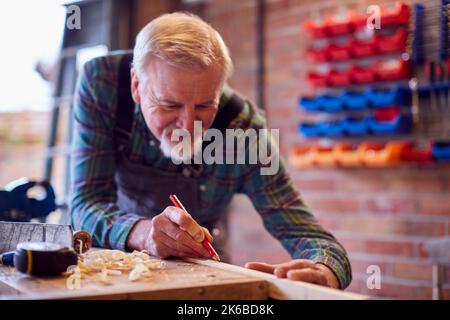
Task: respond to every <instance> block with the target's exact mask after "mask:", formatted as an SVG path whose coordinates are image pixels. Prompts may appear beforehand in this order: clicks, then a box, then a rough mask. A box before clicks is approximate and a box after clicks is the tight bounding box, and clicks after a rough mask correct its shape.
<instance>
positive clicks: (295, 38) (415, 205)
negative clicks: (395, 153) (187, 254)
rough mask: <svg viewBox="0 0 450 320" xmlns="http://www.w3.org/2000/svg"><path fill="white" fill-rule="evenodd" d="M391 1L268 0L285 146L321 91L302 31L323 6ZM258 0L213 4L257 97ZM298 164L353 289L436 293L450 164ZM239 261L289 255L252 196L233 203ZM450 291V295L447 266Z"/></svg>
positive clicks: (241, 81)
mask: <svg viewBox="0 0 450 320" xmlns="http://www.w3.org/2000/svg"><path fill="white" fill-rule="evenodd" d="M389 2H391V1H365V2H364V1H358V2H355V1H348V0H345V1H339V2H335V1H325V0H315V1H307V0H297V1H294V0H272V1H266V10H267V16H266V30H267V33H266V38H265V40H266V59H265V64H266V77H265V92H264V93H265V99H266V106H267V109H266V112H267V116H268V121H269V125H270V127H271V128H278V129H280V140H281V141H280V144H281V151H282V153H283V155H284V156H286V155H287V152H288V151H289V148H290V147H291V146H293V145H295V144H298V143H301V140H300V137H299V136H298V134H297V133H296V128H297V125H298V122H299V121H300V120H301V117H302V114H301V111H300V110H299V109H298V108H297V107H296V104H297V99H298V97H299V96H300V95H302V94H307V93H308V94H310V93H312V88H310V87H309V85H308V84H307V83H306V81H305V80H304V76H305V73H306V71H307V70H308V67H309V65H308V60H307V59H306V57H305V56H304V53H303V50H304V47H305V45H306V43H307V42H308V41H309V40H308V37H307V36H306V35H305V32H304V31H303V30H302V23H303V21H304V19H305V18H306V17H308V16H310V15H311V14H312V13H313V11H314V10H317V8H321V9H320V10H321V12H326V11H332V10H334V9H336V6H337V5H336V4H337V3H339V4H342V5H346V6H352V7H355V6H356V4H358V6H367V5H369V4H374V3H377V4H380V5H382V4H383V3H389ZM255 6H256V1H254V0H247V1H235V2H233V5H231V4H230V1H225V0H217V1H214V2H212V3H211V4H210V5H208V7H207V10H206V19H207V20H208V21H209V22H210V23H211V24H212V25H213V26H214V27H215V28H217V29H218V31H219V32H220V33H221V34H222V36H223V37H224V39H225V42H226V43H227V44H228V46H229V48H230V50H231V54H232V57H233V60H234V63H235V68H236V72H235V74H234V76H233V78H232V79H231V84H232V85H233V86H234V87H235V88H236V89H238V90H239V91H241V92H242V93H244V94H245V95H247V96H249V97H250V98H251V99H253V100H256V96H257V94H256V62H257V61H256V55H255V53H256V45H255V40H254V39H255V23H256V19H255ZM289 171H290V173H291V175H292V178H293V180H294V181H295V184H296V186H297V187H298V189H299V190H300V191H301V193H302V196H303V198H304V200H305V202H306V203H307V204H308V205H309V206H310V207H311V209H312V210H313V212H314V213H315V215H316V216H317V218H318V220H319V221H320V223H321V224H322V225H323V226H324V227H326V228H328V229H329V230H330V231H332V232H333V234H334V235H335V236H336V237H337V238H338V239H339V240H340V241H341V242H342V244H343V245H344V246H345V247H346V249H347V250H348V252H349V255H350V259H351V262H352V266H353V273H354V274H353V277H354V280H353V282H352V284H351V286H350V288H349V289H348V290H350V291H355V292H361V293H367V294H370V295H377V296H383V297H394V298H405V299H430V298H431V264H430V259H429V257H428V256H427V254H426V253H425V251H424V250H423V248H422V243H423V241H424V240H427V239H431V238H434V237H441V236H445V235H447V236H448V235H449V233H450V219H449V218H450V197H449V191H450V190H449V187H450V186H449V181H450V170H449V166H443V165H440V166H438V165H436V166H423V167H422V166H408V167H402V168H397V169H379V170H378V169H377V170H373V169H372V170H371V169H351V170H349V169H346V170H333V169H321V170H319V169H314V170H301V171H300V170H299V169H295V168H292V167H290V168H289ZM230 224H231V227H230V229H231V231H230V232H231V240H230V247H231V250H232V253H233V262H234V263H236V264H244V263H245V262H246V261H249V260H262V261H268V262H281V261H284V260H287V259H289V257H288V255H287V254H286V253H285V252H284V251H283V249H282V248H281V246H280V245H279V244H278V243H277V242H276V241H275V240H274V239H273V238H272V237H271V236H270V235H268V234H267V232H266V231H265V230H264V228H263V226H262V223H261V219H260V218H259V217H258V215H257V213H256V212H255V211H254V209H253V208H252V206H251V204H250V203H249V202H248V200H246V199H245V197H242V196H239V197H237V198H236V199H235V201H234V202H233V208H232V210H231V216H230ZM372 264H376V265H378V266H379V267H380V269H381V272H382V283H381V290H369V289H367V286H366V279H367V274H366V269H367V267H368V266H369V265H372ZM445 288H446V290H445V294H446V296H445V297H446V298H447V299H449V298H450V277H449V272H448V271H447V278H446V285H445Z"/></svg>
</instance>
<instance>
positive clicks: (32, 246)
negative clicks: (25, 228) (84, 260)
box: [0, 242, 78, 277]
mask: <svg viewBox="0 0 450 320" xmlns="http://www.w3.org/2000/svg"><path fill="white" fill-rule="evenodd" d="M0 262H1V263H2V264H3V265H8V266H14V267H15V268H16V269H17V270H18V271H20V272H22V273H27V274H29V275H32V276H38V277H52V276H58V275H60V274H61V273H63V272H66V271H67V268H68V267H69V266H71V265H77V263H78V256H77V254H76V252H75V251H74V250H73V249H72V248H67V247H63V246H61V245H59V244H56V243H49V242H22V243H19V244H18V245H17V248H16V251H15V252H7V253H4V254H2V255H1V256H0Z"/></svg>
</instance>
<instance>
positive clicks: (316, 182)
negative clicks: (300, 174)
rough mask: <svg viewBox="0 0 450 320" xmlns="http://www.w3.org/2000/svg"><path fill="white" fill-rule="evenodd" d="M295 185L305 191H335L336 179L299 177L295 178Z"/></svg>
mask: <svg viewBox="0 0 450 320" xmlns="http://www.w3.org/2000/svg"><path fill="white" fill-rule="evenodd" d="M295 186H296V187H297V188H298V190H300V192H303V191H333V190H335V181H334V180H331V179H298V180H295Z"/></svg>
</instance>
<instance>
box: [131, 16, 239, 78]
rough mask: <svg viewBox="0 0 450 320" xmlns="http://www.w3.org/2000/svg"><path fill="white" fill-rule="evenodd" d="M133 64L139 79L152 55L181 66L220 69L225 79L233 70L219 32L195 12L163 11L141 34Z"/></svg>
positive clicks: (137, 39) (138, 38)
mask: <svg viewBox="0 0 450 320" xmlns="http://www.w3.org/2000/svg"><path fill="white" fill-rule="evenodd" d="M133 54H134V56H133V67H134V69H135V71H136V74H137V76H138V78H141V76H142V75H143V73H144V68H145V65H146V63H147V61H148V58H150V57H152V56H154V57H158V58H160V59H162V60H163V61H165V62H167V63H169V64H170V65H173V66H175V67H181V68H201V69H206V68H208V67H211V66H213V67H215V68H218V71H219V72H220V73H221V74H222V76H223V80H224V81H225V80H227V79H228V78H229V77H230V76H231V74H232V72H233V62H232V61H231V58H230V53H229V51H228V48H227V46H226V45H225V43H224V41H223V39H222V37H221V36H220V35H219V33H218V32H217V31H216V30H215V29H214V28H213V27H212V26H210V25H209V24H208V23H206V22H205V21H203V20H202V19H201V18H199V17H198V16H196V15H194V14H190V13H184V12H174V13H168V14H163V15H161V16H159V17H158V18H156V19H154V20H152V21H151V22H150V23H148V24H147V25H146V26H145V27H144V28H143V29H142V30H141V31H140V32H139V34H138V35H137V37H136V44H135V46H134V53H133Z"/></svg>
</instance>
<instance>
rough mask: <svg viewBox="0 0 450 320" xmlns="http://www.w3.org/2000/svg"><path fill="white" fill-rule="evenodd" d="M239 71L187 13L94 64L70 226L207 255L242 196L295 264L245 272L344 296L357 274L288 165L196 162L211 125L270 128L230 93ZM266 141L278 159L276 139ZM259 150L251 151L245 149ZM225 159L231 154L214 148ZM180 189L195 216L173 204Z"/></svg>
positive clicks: (79, 127)
mask: <svg viewBox="0 0 450 320" xmlns="http://www.w3.org/2000/svg"><path fill="white" fill-rule="evenodd" d="M131 59H132V67H131V68H130V62H131ZM232 69H233V65H232V61H231V58H230V55H229V52H228V49H227V47H226V45H225V44H224V42H223V40H222V38H221V37H220V35H219V34H218V33H217V32H216V31H215V30H214V29H213V28H212V27H211V26H210V25H209V24H207V23H206V22H204V21H203V20H201V19H200V18H199V17H197V16H194V15H191V14H186V13H179V12H176V13H172V14H165V15H162V16H160V17H158V18H156V19H155V20H153V21H151V22H150V23H149V24H148V25H146V26H145V27H144V28H143V29H142V30H141V31H140V33H139V34H138V36H137V38H136V44H135V47H134V50H133V54H132V55H131V54H126V53H118V54H110V55H108V56H104V57H99V58H95V59H93V60H91V61H89V62H87V63H86V64H85V66H84V70H83V72H82V74H81V77H80V80H79V83H78V87H77V94H76V99H75V106H74V117H75V123H76V126H75V131H74V139H73V154H72V180H73V182H72V189H73V193H72V199H71V209H70V212H71V218H72V225H73V227H74V228H75V229H83V230H87V231H89V232H91V233H92V235H93V239H94V244H95V245H97V246H101V247H107V248H116V249H120V250H146V251H148V252H149V253H150V254H152V255H155V256H158V257H161V258H167V257H209V253H208V251H207V250H206V249H205V248H204V247H203V246H202V241H203V240H204V237H207V238H208V239H209V240H210V241H212V240H213V238H212V236H211V234H210V230H212V229H213V228H215V227H216V226H217V224H218V223H219V222H220V221H221V220H223V216H224V214H225V212H226V210H225V209H226V208H227V206H228V204H229V203H230V201H231V199H232V197H233V195H234V194H237V193H243V194H246V195H247V196H248V197H249V198H250V200H251V201H252V203H253V205H254V207H255V209H256V210H257V211H258V213H259V214H260V215H261V217H262V219H263V222H264V226H265V228H266V229H267V230H268V232H269V233H270V234H271V235H272V236H274V237H275V238H276V239H278V240H279V241H280V242H281V244H282V245H283V247H284V248H285V249H286V250H287V251H288V252H289V254H290V255H291V257H292V259H293V260H291V261H288V262H285V263H280V264H276V265H272V264H267V263H263V262H251V263H247V264H246V267H248V268H252V269H256V270H260V271H264V272H270V273H273V274H275V275H277V276H278V277H282V278H289V279H292V280H301V281H306V282H311V283H316V284H320V285H324V286H328V287H333V288H341V289H344V288H346V287H347V286H348V285H349V283H350V281H351V267H350V263H349V260H348V258H347V254H346V252H345V250H344V248H343V247H342V246H341V245H340V244H339V243H338V242H337V241H336V239H335V238H334V237H333V236H332V235H331V234H330V233H329V232H327V231H325V230H324V229H323V228H322V227H321V226H320V225H319V224H318V223H317V222H316V220H315V219H314V217H313V215H312V214H311V212H310V211H309V209H308V208H307V207H306V205H305V204H304V203H303V201H302V200H301V198H300V195H299V193H298V192H297V191H296V190H295V189H294V187H293V185H292V182H291V179H290V177H289V175H288V173H287V172H286V170H285V167H284V165H283V163H282V161H281V160H280V162H279V166H277V170H276V171H275V172H273V173H271V174H263V173H262V171H261V169H262V168H263V167H265V165H263V164H262V162H256V163H244V164H243V163H242V162H241V163H239V162H237V163H228V162H224V163H219V162H214V163H211V162H208V163H206V162H207V161H204V158H202V157H200V159H201V161H200V162H198V161H196V162H194V161H190V160H192V159H193V158H194V157H196V158H198V150H200V151H202V150H203V151H204V150H205V148H207V147H208V144H207V143H205V141H204V137H203V134H205V135H206V132H208V131H210V130H212V129H215V130H216V132H217V131H218V132H222V133H225V132H228V130H234V129H241V130H242V131H243V132H247V131H248V130H252V129H264V128H265V118H264V114H263V113H262V111H261V110H258V109H257V108H255V107H254V105H253V104H252V103H251V102H250V101H249V100H248V99H244V98H242V97H241V96H239V95H237V94H236V93H235V92H233V91H232V89H231V88H229V87H228V86H227V85H226V80H227V79H228V78H229V77H230V75H231V73H232ZM197 124H200V132H201V134H200V135H198V134H197V135H196V134H195V133H194V131H196V125H197ZM180 131H181V132H182V133H183V132H184V133H188V134H190V136H189V137H190V138H189V140H188V142H189V146H192V150H189V151H186V150H184V151H183V152H178V153H177V152H175V149H179V148H178V147H179V144H178V143H176V141H178V142H179V140H176V139H174V134H175V133H176V132H178V133H179V132H180ZM192 135H193V137H192ZM269 136H270V135H269ZM266 138H267V135H266ZM258 139H262V138H258ZM263 140H264V139H263ZM265 143H266V144H267V146H266V147H268V148H269V149H271V150H274V151H273V153H276V148H275V145H274V144H273V142H272V140H271V139H270V138H269V139H266V140H265ZM255 150H256V149H254V148H253V147H252V146H247V145H246V150H245V151H246V152H249V153H251V152H255ZM222 151H223V152H225V153H227V152H229V151H230V150H227V149H226V148H225V147H224V148H223V149H221V148H216V151H215V152H216V153H220V152H222ZM214 156H217V154H215V155H214ZM222 158H223V157H222ZM271 159H272V160H273V159H276V161H278V158H277V157H272V158H271ZM172 193H173V194H177V195H178V196H179V198H180V199H181V201H182V202H183V204H184V205H185V206H186V208H187V211H188V212H189V213H187V212H185V211H183V210H181V209H178V208H177V207H174V206H171V205H170V202H169V200H168V196H169V194H172ZM241 214H245V212H243V213H241ZM214 245H215V246H219V247H220V245H219V244H217V241H216V242H214ZM218 249H219V250H220V249H221V248H218Z"/></svg>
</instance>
